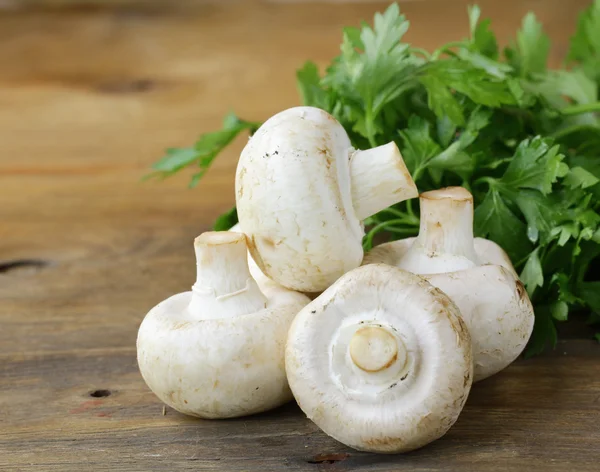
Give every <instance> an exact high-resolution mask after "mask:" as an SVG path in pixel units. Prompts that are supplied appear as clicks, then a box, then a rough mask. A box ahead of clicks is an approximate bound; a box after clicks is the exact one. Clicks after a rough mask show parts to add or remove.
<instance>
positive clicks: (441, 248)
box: [364, 187, 534, 381]
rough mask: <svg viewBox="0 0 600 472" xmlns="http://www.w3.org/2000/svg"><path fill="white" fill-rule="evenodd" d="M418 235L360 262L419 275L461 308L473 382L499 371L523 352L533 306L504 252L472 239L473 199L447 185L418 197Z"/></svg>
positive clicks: (382, 248)
mask: <svg viewBox="0 0 600 472" xmlns="http://www.w3.org/2000/svg"><path fill="white" fill-rule="evenodd" d="M420 204H421V223H420V229H419V235H418V236H417V237H416V238H408V239H404V240H401V241H394V242H391V243H386V244H382V245H380V246H377V247H375V248H374V249H372V250H371V251H370V252H369V253H368V254H367V255H366V256H365V260H364V264H370V263H386V264H390V265H393V266H397V267H400V268H402V269H405V270H408V271H411V272H414V273H415V274H423V276H424V277H425V278H426V279H427V280H428V281H429V282H431V283H432V284H433V285H435V286H436V287H438V288H440V289H441V290H443V291H444V292H445V293H446V294H448V296H449V297H450V298H451V299H452V300H453V301H454V302H455V303H456V305H457V306H458V308H459V309H460V311H461V313H462V315H463V317H464V319H465V321H466V323H467V325H468V326H469V331H470V332H471V337H472V338H473V357H474V360H475V381H478V380H482V379H484V378H486V377H489V376H490V375H493V374H495V373H496V372H498V371H500V370H502V369H504V368H505V367H506V366H507V365H509V364H510V363H511V362H512V361H514V360H515V359H516V358H517V357H518V356H519V354H520V353H521V352H522V351H523V349H524V348H525V346H526V344H527V341H528V340H529V337H530V335H531V332H532V330H533V321H534V315H533V307H532V305H531V302H530V301H529V297H528V296H527V292H526V291H525V289H524V288H523V284H522V283H521V282H520V281H519V279H518V277H517V274H516V272H515V270H514V268H513V266H512V264H511V262H510V259H509V258H508V256H507V255H506V253H505V252H504V251H503V250H502V248H500V246H498V245H497V244H495V243H493V242H492V241H488V240H486V239H483V238H474V237H473V196H472V195H471V194H470V193H469V192H468V191H467V190H466V189H464V188H462V187H449V188H445V189H440V190H434V191H431V192H425V193H423V194H421V196H420Z"/></svg>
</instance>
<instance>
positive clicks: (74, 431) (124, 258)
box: [0, 0, 600, 472]
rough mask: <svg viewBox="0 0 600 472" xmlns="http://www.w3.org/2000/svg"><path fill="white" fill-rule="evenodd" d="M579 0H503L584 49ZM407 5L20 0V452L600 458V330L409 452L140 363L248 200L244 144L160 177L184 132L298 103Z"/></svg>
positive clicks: (238, 458) (0, 158) (507, 381)
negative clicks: (200, 412)
mask: <svg viewBox="0 0 600 472" xmlns="http://www.w3.org/2000/svg"><path fill="white" fill-rule="evenodd" d="M587 3H588V2H586V1H580V0H572V1H569V2H564V1H562V0H545V1H542V0H540V1H534V0H530V1H516V0H506V1H504V2H494V1H492V0H488V1H483V2H481V3H480V4H481V5H482V9H483V12H484V15H489V16H491V17H492V18H493V24H494V27H495V29H496V30H497V31H498V33H499V36H500V39H501V40H502V41H506V40H507V39H508V38H509V37H510V35H511V34H512V32H513V31H514V30H515V29H516V27H517V26H518V23H519V22H520V18H521V17H522V16H523V15H524V13H525V12H526V11H528V10H530V9H532V10H534V11H536V12H537V13H538V16H539V18H540V19H541V20H542V21H543V22H544V24H545V25H546V29H547V30H548V31H549V32H550V33H551V36H552V38H553V40H554V43H553V44H554V46H553V50H552V58H553V59H552V60H553V63H555V64H557V63H558V62H559V58H561V57H562V56H563V55H564V53H565V50H566V47H567V46H566V45H567V38H568V36H569V35H570V34H571V32H572V29H573V27H574V24H575V18H576V15H577V11H578V10H579V9H580V8H581V7H583V6H585V5H586V4H587ZM384 7H385V4H381V3H376V2H362V3H360V2H359V3H357V2H351V3H346V4H341V3H340V2H333V1H331V2H324V3H320V4H316V3H312V4H310V3H306V2H294V1H283V0H281V1H271V2H260V3H259V2H231V1H228V2H221V3H218V2H212V3H208V2H192V1H187V2H186V1H181V2H163V3H161V2H135V1H131V2H119V1H109V2H98V3H94V2H89V1H87V2H79V4H77V3H76V2H69V1H18V0H14V1H2V2H1V3H0V469H1V470H9V471H21V470H22V471H34V470H35V471H45V470H59V471H83V470H113V471H115V470H119V471H121V470H140V471H146V470H171V471H174V470H214V471H242V470H248V471H286V470H292V471H304V470H307V471H311V470H315V471H318V470H335V471H345V470H378V471H394V470H407V471H408V470H410V471H442V470H444V471H459V472H460V471H481V470H486V471H490V472H494V471H504V470H527V471H537V470H540V471H545V472H547V471H567V470H568V471H598V470H600V346H599V345H598V344H597V343H594V342H593V341H591V340H588V339H569V340H566V341H562V342H561V343H560V344H559V346H558V348H557V349H556V351H554V352H551V353H548V354H547V355H545V356H542V357H538V358H534V359H530V360H527V361H519V362H517V363H516V364H514V365H513V366H511V367H510V368H509V369H507V370H506V371H504V372H502V373H501V374H499V375H497V376H495V377H493V378H491V379H488V380H486V381H483V382H481V383H479V384H477V385H475V386H474V388H473V390H472V394H471V396H470V398H469V401H468V403H467V406H466V408H465V410H464V412H463V414H462V415H461V417H460V419H459V421H458V422H457V424H456V425H455V426H454V427H453V428H452V429H451V431H450V432H449V434H448V435H447V436H446V437H444V438H443V439H442V440H440V441H437V442H436V443H434V444H432V445H430V446H428V447H426V448H423V449H421V450H419V451H415V452H413V453H411V454H408V455H404V456H379V455H372V454H365V453H358V452H355V451H352V450H350V449H348V448H346V447H344V446H343V445H341V444H339V443H337V442H336V441H334V440H332V439H330V438H328V437H327V436H325V435H324V434H323V433H321V432H320V431H319V430H318V428H317V427H316V426H315V425H313V424H312V423H311V422H310V421H308V420H307V419H305V418H304V417H303V415H302V413H301V412H300V410H299V409H298V408H297V407H296V406H295V405H291V404H290V405H288V406H285V407H283V408H281V409H279V410H277V411H274V412H271V413H268V414H263V415H258V416H255V417H251V418H242V419H237V420H229V421H202V420H197V419H193V418H188V417H185V416H183V415H181V414H179V413H177V412H175V411H173V410H171V409H168V408H167V410H166V415H163V406H162V404H161V403H160V401H159V400H158V399H157V398H156V397H155V396H154V395H153V394H152V393H151V392H150V391H149V389H148V388H147V387H146V385H145V384H144V382H143V381H142V378H141V376H140V374H139V372H138V369H137V366H136V361H135V337H136V333H137V327H138V325H139V323H140V321H141V320H142V318H143V316H144V315H145V313H146V312H147V311H148V310H149V309H150V308H151V307H152V306H153V305H155V304H156V303H158V302H159V301H160V300H162V299H164V298H166V297H167V296H169V295H171V294H173V293H176V292H181V291H185V290H187V289H188V288H189V287H190V285H191V284H192V282H193V274H194V261H193V251H192V245H191V243H192V240H193V238H194V237H195V236H196V235H198V234H199V233H201V232H202V231H204V230H206V229H208V228H209V226H210V225H211V223H212V221H213V220H214V218H215V217H216V216H217V215H218V214H219V213H220V212H221V211H223V210H225V209H227V208H229V207H230V206H231V205H232V203H233V200H234V199H233V174H234V168H235V163H236V154H237V153H238V152H239V150H240V148H241V146H242V142H243V139H242V140H240V141H237V142H236V144H235V146H234V147H233V148H232V150H230V151H229V152H227V153H226V155H224V156H223V157H222V158H220V159H219V160H218V161H217V163H216V164H215V166H214V168H213V169H212V171H211V172H210V175H209V177H208V178H207V179H206V180H205V181H204V182H203V183H202V184H201V185H200V187H199V188H197V189H195V190H188V189H187V188H186V185H187V179H188V176H187V175H186V176H184V175H182V176H177V177H174V178H173V179H171V180H167V181H165V182H162V183H140V177H141V176H142V175H144V173H145V172H146V170H147V168H148V166H149V165H150V164H151V163H152V162H153V161H154V160H155V159H157V158H158V157H159V156H160V155H161V153H162V151H163V149H164V148H166V147H168V146H173V145H186V144H188V143H191V142H193V140H194V138H195V137H196V136H197V135H198V134H199V133H200V132H202V131H207V130H211V129H213V128H215V127H217V126H218V125H219V121H220V119H221V116H222V115H223V114H224V113H225V112H226V111H228V110H229V109H233V108H234V109H235V110H236V111H237V112H238V113H239V114H240V115H241V116H243V117H247V118H249V119H256V120H260V119H265V118H266V117H268V116H270V115H271V114H273V113H275V112H277V111H279V110H281V109H284V108H286V107H288V106H292V105H295V104H297V103H298V98H297V95H296V91H295V82H294V71H295V69H296V68H297V67H299V66H300V65H301V64H302V63H303V61H304V60H305V59H308V58H312V59H314V60H316V61H317V62H318V63H319V64H321V65H325V64H326V63H327V62H328V60H329V59H330V58H331V57H333V56H334V55H336V54H337V52H338V47H339V43H340V38H341V34H340V31H341V28H342V26H344V25H350V24H358V22H359V20H360V19H362V18H371V17H372V14H373V12H374V11H376V10H378V9H382V8H384ZM402 9H403V10H404V11H405V13H406V14H407V15H408V17H409V19H410V20H411V23H412V28H411V30H410V32H409V34H408V39H409V40H410V41H411V42H413V43H414V44H417V45H419V46H422V47H425V48H433V47H435V46H436V45H439V44H440V43H442V42H445V41H448V40H454V39H458V38H460V37H462V36H464V35H466V31H467V20H466V15H465V9H466V2H463V1H451V0H448V1H439V2H435V1H414V2H406V3H402Z"/></svg>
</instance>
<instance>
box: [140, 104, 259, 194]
mask: <svg viewBox="0 0 600 472" xmlns="http://www.w3.org/2000/svg"><path fill="white" fill-rule="evenodd" d="M259 126H260V123H252V122H250V121H245V120H242V119H240V118H238V117H237V116H236V115H234V114H233V113H230V114H229V115H227V116H226V117H225V119H224V120H223V129H222V130H220V131H215V132H212V133H206V134H203V135H202V136H200V138H199V139H198V141H197V142H196V144H195V145H194V147H191V148H181V149H176V148H172V149H167V151H166V155H165V157H163V158H162V159H160V160H159V161H157V162H155V163H154V165H153V166H152V170H153V171H154V172H153V173H152V174H150V176H149V177H160V178H165V177H169V176H170V175H173V174H175V173H176V172H178V171H180V170H181V169H183V168H184V167H187V166H189V165H191V164H196V165H197V166H198V167H199V168H200V170H199V171H198V172H196V173H195V174H194V175H193V176H192V180H191V182H190V187H194V186H196V184H197V183H198V181H199V180H200V179H201V178H202V177H203V176H204V174H205V173H206V171H207V170H208V169H209V168H210V165H211V164H212V162H213V160H214V159H215V157H217V155H218V154H219V153H220V152H221V151H222V150H223V148H225V147H227V146H228V145H229V144H230V143H231V142H232V141H233V140H234V139H235V138H236V136H237V135H238V134H240V133H241V132H242V131H245V130H251V131H252V130H256V129H257V128H258V127H259Z"/></svg>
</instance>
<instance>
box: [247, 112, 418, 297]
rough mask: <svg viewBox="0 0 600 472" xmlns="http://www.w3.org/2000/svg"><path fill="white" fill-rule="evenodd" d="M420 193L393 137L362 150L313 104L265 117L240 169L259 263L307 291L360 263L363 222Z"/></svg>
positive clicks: (288, 283)
mask: <svg viewBox="0 0 600 472" xmlns="http://www.w3.org/2000/svg"><path fill="white" fill-rule="evenodd" d="M417 194H418V192H417V189H416V187H415V184H414V182H413V180H412V178H411V176H410V174H409V172H408V170H407V169H406V166H405V165H404V161H403V160H402V156H401V155H400V152H399V150H398V147H397V146H396V144H395V143H394V142H391V143H389V144H385V145H383V146H379V147H376V148H373V149H369V150H364V151H361V150H356V149H354V148H353V147H352V145H351V143H350V139H349V137H348V135H347V133H346V131H345V130H344V128H343V127H342V126H341V125H340V123H338V121H337V120H336V119H335V118H334V117H332V116H331V115H330V114H329V113H327V112H325V111H323V110H320V109H318V108H313V107H296V108H291V109H288V110H285V111H282V112H281V113H278V114H276V115H275V116H273V117H271V118H270V119H269V120H267V121H266V122H265V123H264V124H263V125H262V126H261V127H260V128H259V129H258V131H257V132H256V133H255V134H254V135H253V136H252V137H251V138H250V141H249V142H248V144H247V145H246V147H245V148H244V150H243V151H242V154H241V156H240V160H239V163H238V167H237V173H236V204H237V212H238V216H239V220H240V226H241V229H242V231H243V232H244V233H246V234H247V235H248V237H249V238H250V240H251V241H252V245H251V247H250V251H251V252H252V256H253V258H254V260H255V261H256V263H257V264H258V266H259V267H260V268H261V270H262V271H263V272H264V273H265V275H267V276H268V277H269V278H271V279H273V280H274V281H276V282H277V283H279V284H281V285H283V286H285V287H288V288H290V289H294V290H298V291H302V292H320V291H322V290H324V289H326V288H327V287H328V286H329V285H331V284H332V283H333V282H334V281H335V280H337V279H338V278H339V277H340V276H341V275H343V274H344V273H346V272H348V271H349V270H351V269H354V268H356V267H358V266H359V265H360V263H361V261H362V258H363V249H362V237H363V235H364V228H363V225H362V223H361V222H362V220H364V219H365V218H367V217H369V216H371V215H373V214H375V213H377V212H378V211H380V210H382V209H384V208H386V207H388V206H390V205H392V204H394V203H397V202H400V201H403V200H406V199H409V198H414V197H416V196H417ZM323 222H326V224H325V225H323Z"/></svg>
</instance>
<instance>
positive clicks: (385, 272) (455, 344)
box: [285, 264, 473, 453]
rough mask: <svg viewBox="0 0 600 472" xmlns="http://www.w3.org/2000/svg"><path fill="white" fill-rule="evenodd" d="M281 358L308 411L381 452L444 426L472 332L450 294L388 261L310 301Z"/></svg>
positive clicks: (458, 403) (454, 412)
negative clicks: (284, 361) (447, 294)
mask: <svg viewBox="0 0 600 472" xmlns="http://www.w3.org/2000/svg"><path fill="white" fill-rule="evenodd" d="M285 359H286V371H287V375H288V380H289V382H290V387H291V388H292V392H293V393H294V397H295V398H296V400H297V402H298V405H300V408H302V410H303V411H304V413H305V414H306V415H307V416H308V418H310V419H311V420H312V421H314V422H315V423H316V424H317V425H318V426H319V427H320V428H321V429H322V430H323V431H325V432H326V433H327V434H329V435H330V436H332V437H334V438H335V439H337V440H338V441H340V442H342V443H344V444H346V445H348V446H350V447H353V448H355V449H359V450H363V451H372V452H384V453H396V452H406V451H410V450H412V449H416V448H419V447H421V446H424V445H425V444H427V443H429V442H431V441H434V440H435V439H438V438H439V437H441V436H443V435H444V434H445V433H446V432H447V431H448V429H449V428H450V427H451V426H452V425H453V424H454V422H455V421H456V419H457V418H458V415H459V413H460V411H461V410H462V408H463V406H464V404H465V401H466V399H467V396H468V393H469V390H470V387H471V382H472V374H473V362H472V357H471V339H470V336H469V333H468V330H467V327H466V326H465V324H464V322H463V321H462V319H461V317H460V313H459V311H458V309H457V308H456V306H455V305H454V304H453V303H452V301H451V300H450V299H449V298H448V297H447V296H446V295H445V294H444V293H443V292H441V291H440V290H438V289H436V288H435V287H433V286H432V285H431V284H429V283H428V282H426V281H425V280H424V279H423V278H421V277H418V276H416V275H414V274H411V273H409V272H406V271H403V270H400V269H397V268H395V267H391V266H387V265H384V264H373V265H368V266H364V267H360V268H358V269H354V270H352V271H351V272H348V273H347V274H346V275H344V276H342V277H341V278H340V279H339V280H338V281H337V282H336V283H334V284H333V285H332V286H331V287H330V288H328V289H327V290H326V291H325V292H323V293H322V294H321V295H320V296H319V297H317V298H316V299H315V300H313V301H312V302H311V303H310V304H308V305H307V306H306V307H304V308H303V309H302V310H301V311H300V313H299V314H298V315H297V316H296V318H295V320H294V322H293V323H292V326H291V327H290V331H289V334H288V342H287V346H286V358H285Z"/></svg>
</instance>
